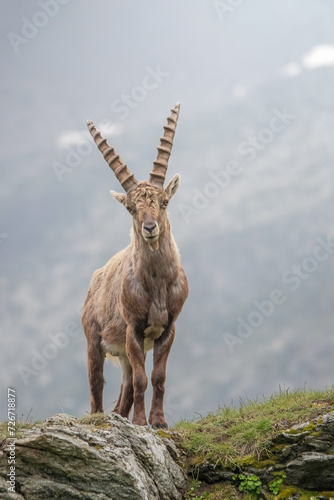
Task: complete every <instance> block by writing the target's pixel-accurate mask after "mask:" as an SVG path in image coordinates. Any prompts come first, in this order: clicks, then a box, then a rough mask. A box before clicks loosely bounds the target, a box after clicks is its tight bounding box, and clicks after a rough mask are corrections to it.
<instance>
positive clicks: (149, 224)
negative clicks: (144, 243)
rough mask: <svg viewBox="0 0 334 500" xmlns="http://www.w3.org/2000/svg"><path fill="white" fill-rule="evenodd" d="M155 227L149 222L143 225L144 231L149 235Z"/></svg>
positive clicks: (154, 224) (153, 223)
mask: <svg viewBox="0 0 334 500" xmlns="http://www.w3.org/2000/svg"><path fill="white" fill-rule="evenodd" d="M156 227H157V225H156V223H155V222H149V223H146V224H145V225H144V229H145V231H147V232H149V233H150V234H151V233H152V231H153V230H154V229H155V228H156Z"/></svg>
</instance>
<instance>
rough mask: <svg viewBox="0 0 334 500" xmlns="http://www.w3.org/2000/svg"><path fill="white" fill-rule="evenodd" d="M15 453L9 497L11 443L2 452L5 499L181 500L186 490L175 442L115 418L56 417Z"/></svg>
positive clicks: (30, 432) (1, 484) (29, 434)
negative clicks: (13, 482) (86, 421)
mask: <svg viewBox="0 0 334 500" xmlns="http://www.w3.org/2000/svg"><path fill="white" fill-rule="evenodd" d="M7 441H8V440H7ZM15 452H16V457H15V459H16V463H15V473H16V487H17V490H16V491H17V494H16V495H15V496H14V494H12V493H11V494H8V493H7V484H6V480H7V476H6V474H7V473H8V455H9V447H8V443H7V444H5V445H4V446H3V448H2V451H0V492H1V498H3V499H4V500H5V499H7V498H8V500H9V499H14V500H15V499H17V500H18V499H20V500H22V499H26V500H44V499H50V498H57V499H59V500H70V499H73V500H76V499H78V500H79V499H80V500H81V499H87V500H107V499H112V500H123V499H124V500H125V499H126V500H155V499H156V500H181V498H182V492H183V490H184V488H185V486H186V477H185V474H184V472H183V471H182V469H181V467H180V466H179V465H178V464H177V462H176V461H175V459H176V458H177V457H178V450H177V448H176V447H175V444H174V443H173V441H172V440H170V439H165V438H162V437H160V436H159V435H158V433H157V431H154V430H151V429H149V428H147V427H138V426H134V425H132V424H131V423H130V422H129V421H128V420H127V419H123V418H122V417H120V416H118V415H116V414H111V415H109V416H104V417H102V424H101V422H99V423H96V424H94V422H92V423H90V424H89V425H87V424H83V423H82V422H79V421H78V420H77V419H76V418H75V417H71V416H70V415H55V416H54V417H52V418H50V419H49V420H47V421H46V422H45V423H44V424H43V425H42V426H40V427H35V428H33V429H31V430H28V431H26V432H25V433H24V435H23V437H21V438H20V439H17V441H16V447H15ZM5 495H7V496H5Z"/></svg>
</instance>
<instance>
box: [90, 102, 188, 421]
mask: <svg viewBox="0 0 334 500" xmlns="http://www.w3.org/2000/svg"><path fill="white" fill-rule="evenodd" d="M179 109H180V105H179V104H176V106H175V108H174V109H172V113H171V116H169V118H168V122H167V125H166V126H165V127H164V135H163V137H161V139H160V146H158V156H157V158H156V160H155V161H154V163H153V169H152V171H151V174H150V179H149V181H148V182H145V181H144V182H140V183H138V181H137V180H136V179H135V177H134V175H133V174H131V172H130V171H129V169H128V168H127V166H126V164H125V163H124V162H123V161H122V160H121V159H120V157H119V156H118V155H117V154H116V153H115V151H114V149H113V148H111V147H110V146H109V145H108V143H107V141H106V139H103V138H102V136H101V134H100V132H99V131H97V130H96V128H95V127H94V125H93V124H92V122H90V121H89V122H87V123H88V128H89V130H90V133H91V134H92V136H93V138H94V141H95V142H96V144H97V146H98V148H99V149H100V151H101V152H102V154H103V155H104V158H105V159H106V161H107V163H108V164H109V166H110V167H111V169H112V170H113V171H114V173H115V175H116V177H117V179H118V180H119V182H120V183H121V185H122V187H123V188H124V190H125V192H126V194H123V193H122V194H120V193H116V192H114V191H111V194H112V195H113V196H114V197H115V198H116V200H117V201H119V202H120V203H122V204H123V205H124V206H125V208H126V209H127V210H128V211H129V212H130V214H131V215H132V221H133V226H132V230H131V242H130V245H129V246H128V247H127V248H125V249H124V250H122V251H121V252H119V253H117V254H116V255H114V257H112V258H111V259H110V260H109V262H107V264H106V265H105V266H104V267H102V268H101V269H98V270H97V271H95V273H94V274H93V278H92V281H91V284H90V287H89V290H88V294H87V298H86V301H85V305H84V308H83V316H82V323H83V327H84V331H85V335H86V338H87V357H88V379H89V385H90V398H91V411H92V413H96V412H103V404H102V395H103V386H104V383H105V381H104V378H103V365H104V361H105V357H106V355H107V354H110V355H111V356H117V357H118V359H119V362H120V364H121V367H122V383H121V390H120V394H119V398H118V401H117V403H116V406H115V408H114V411H115V412H116V413H118V414H120V415H122V416H123V417H126V418H128V417H129V414H130V411H131V408H132V406H133V418H132V422H133V423H134V424H137V425H147V420H146V413H145V391H146V388H147V384H148V379H147V376H146V373H145V358H146V353H147V352H148V351H149V350H151V349H153V370H152V376H151V381H152V387H153V398H152V406H151V411H150V415H149V423H150V424H151V425H152V426H153V427H158V428H159V427H160V428H167V422H166V420H165V416H164V410H163V398H164V392H165V379H166V364H167V358H168V355H169V352H170V349H171V347H172V344H173V340H174V336H175V320H176V318H177V317H178V315H179V314H180V312H181V309H182V307H183V304H184V302H185V300H186V298H187V296H188V283H187V278H186V275H185V272H184V270H183V268H182V266H181V264H180V256H179V252H178V249H177V247H176V244H175V241H174V238H173V236H172V232H171V225H170V222H169V219H168V215H167V211H166V208H167V205H168V203H169V201H170V200H171V198H172V197H173V196H174V194H175V193H176V191H177V189H178V187H179V184H180V176H179V175H178V174H177V175H175V177H174V178H173V179H172V180H171V181H170V183H169V184H168V185H167V187H166V188H164V187H163V185H164V181H165V176H166V171H167V167H168V160H169V157H170V154H171V150H172V146H173V138H174V134H175V129H176V124H177V119H178V115H179Z"/></svg>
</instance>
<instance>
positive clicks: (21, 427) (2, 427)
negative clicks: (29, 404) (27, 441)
mask: <svg viewBox="0 0 334 500" xmlns="http://www.w3.org/2000/svg"><path fill="white" fill-rule="evenodd" d="M40 423H41V421H36V422H34V421H33V419H32V418H31V412H29V414H28V416H27V417H24V416H23V415H22V417H20V418H19V419H17V420H16V421H15V428H14V427H13V426H11V427H10V430H11V431H13V430H15V436H14V437H15V438H17V439H19V438H20V437H21V436H22V434H23V433H24V431H25V430H26V429H31V428H32V427H35V426H36V425H38V424H40ZM9 437H10V435H9V432H8V422H0V442H1V441H3V440H4V439H6V438H9Z"/></svg>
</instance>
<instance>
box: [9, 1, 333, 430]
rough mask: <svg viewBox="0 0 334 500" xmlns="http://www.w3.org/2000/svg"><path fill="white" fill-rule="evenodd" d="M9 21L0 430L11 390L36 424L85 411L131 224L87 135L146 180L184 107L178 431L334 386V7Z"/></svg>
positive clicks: (179, 162) (132, 10)
mask: <svg viewBox="0 0 334 500" xmlns="http://www.w3.org/2000/svg"><path fill="white" fill-rule="evenodd" d="M1 11H2V15H1V20H0V24H1V49H0V51H1V68H2V71H1V80H0V85H1V139H2V141H1V142H2V145H1V151H0V162H1V184H0V193H1V215H0V262H1V264H0V265H1V268H0V283H1V292H2V300H1V305H0V307H1V314H0V326H1V349H0V363H1V386H2V388H1V403H0V407H1V415H0V418H1V419H5V418H6V414H7V413H6V406H7V405H6V400H7V397H6V394H7V387H8V386H9V387H14V388H15V389H16V391H17V403H18V414H19V416H21V415H22V416H23V417H24V418H27V416H28V415H30V417H31V418H34V419H44V418H46V417H47V416H50V415H52V414H54V413H59V412H66V413H70V414H72V415H75V416H82V415H83V414H85V412H87V411H89V389H88V383H87V371H86V340H85V337H84V333H83V330H82V327H81V309H82V305H83V302H84V299H85V296H86V293H87V289H88V286H89V283H90V279H91V275H92V273H93V272H94V270H95V269H97V268H99V267H102V266H103V265H104V264H105V262H106V261H107V260H108V259H109V258H110V257H111V256H112V255H113V254H114V253H116V252H117V251H118V250H120V249H122V248H123V247H124V246H126V245H127V244H128V242H129V231H130V227H131V217H130V216H129V214H128V213H127V212H126V211H125V210H124V207H122V206H121V205H120V204H118V203H117V202H116V201H115V200H114V199H113V198H112V197H111V196H110V194H109V190H110V189H114V190H118V191H121V190H122V188H121V187H120V185H119V184H118V182H117V180H116V178H115V176H114V175H113V173H112V172H111V171H110V169H109V167H108V165H107V164H106V163H105V161H104V159H103V157H102V156H101V154H100V152H99V151H98V149H97V148H96V146H95V145H94V144H93V142H92V141H91V139H90V137H89V136H88V135H87V132H86V120H87V119H91V120H93V122H94V123H95V124H96V125H97V127H98V128H100V129H101V130H102V131H103V133H104V135H105V136H106V137H107V138H108V141H109V142H110V143H111V144H112V145H113V146H114V147H115V149H116V151H117V153H119V154H120V156H121V157H122V158H123V160H124V161H125V162H126V163H127V164H128V165H129V167H130V169H131V170H132V171H133V172H134V173H135V175H136V177H137V179H139V180H144V179H148V176H149V172H150V170H151V166H152V161H153V160H154V159H155V158H156V147H157V146H158V145H159V137H160V136H161V135H162V130H163V129H162V127H163V125H164V124H165V122H166V118H167V116H168V115H169V113H170V109H171V108H172V107H173V106H174V105H175V103H176V102H177V101H180V102H181V111H180V118H179V123H178V127H177V131H176V136H175V140H174V148H173V153H172V156H171V159H170V163H169V170H168V173H167V181H169V180H170V179H171V178H172V176H174V175H175V174H176V173H177V172H178V173H180V175H181V187H180V189H179V191H178V193H177V195H176V196H175V198H174V199H173V202H172V203H171V204H170V206H169V215H170V219H171V222H172V225H173V233H174V237H175V239H176V241H177V244H178V247H179V249H180V252H181V257H182V263H183V266H184V268H185V270H186V273H187V275H188V279H189V284H190V295H189V298H188V300H187V302H186V305H185V307H184V309H183V312H182V314H181V316H180V318H179V319H178V321H177V335H176V340H175V343H174V346H173V349H172V352H171V355H170V358H169V362H168V368H167V388H166V403H165V408H166V416H167V420H168V422H169V424H172V423H173V422H175V421H177V420H178V419H180V418H192V417H194V416H196V415H198V414H205V413H207V412H208V411H214V410H216V409H217V407H218V406H219V405H224V404H230V403H231V401H233V402H234V403H235V404H238V403H239V400H240V398H242V399H245V398H248V397H249V398H259V399H261V398H262V397H263V395H270V394H271V393H272V392H275V391H277V390H278V389H279V387H281V388H282V389H285V390H287V389H288V388H294V389H295V388H303V387H304V386H305V385H306V387H308V388H320V387H321V388H322V387H324V386H325V385H331V384H332V383H333V379H334V368H333V366H334V365H333V343H334V336H333V326H332V325H333V320H334V309H333V295H334V291H333V279H334V255H333V253H334V221H333V201H334V169H333V157H334V140H333V137H334V136H333V131H334V97H333V95H334V94H333V88H334V32H333V15H334V5H333V3H332V2H331V1H330V0H295V1H294V2H291V1H290V0H271V2H267V1H265V0H253V1H252V2H248V1H246V0H244V1H243V0H224V1H211V0H210V1H206V2H204V1H200V0H192V1H191V2H190V1H183V2H180V1H177V0H170V1H169V2H158V1H149V0H142V1H141V2H135V1H134V0H132V1H130V0H125V1H122V2H117V1H115V0H99V1H97V2H92V1H88V0H39V1H35V0H34V1H30V2H25V1H23V0H13V1H11V2H3V3H2V5H1ZM151 357H152V355H149V356H148V359H147V371H148V372H149V371H150V369H151V366H152V360H151ZM105 378H106V380H107V385H106V387H105V391H104V406H105V409H106V410H111V409H112V408H113V405H114V402H115V400H116V399H117V396H118V393H119V386H120V379H121V370H120V368H116V367H113V366H112V364H111V363H109V362H108V363H106V365H105ZM150 397H151V392H150V390H148V393H147V406H148V405H149V403H150V401H149V400H150ZM147 410H148V408H147Z"/></svg>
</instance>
